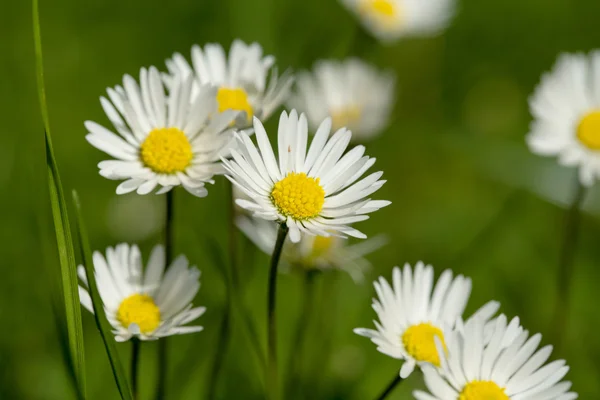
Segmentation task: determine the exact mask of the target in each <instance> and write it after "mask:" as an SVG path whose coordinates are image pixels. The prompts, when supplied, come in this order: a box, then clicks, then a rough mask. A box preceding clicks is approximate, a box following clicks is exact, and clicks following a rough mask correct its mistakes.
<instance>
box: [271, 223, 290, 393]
mask: <svg viewBox="0 0 600 400" xmlns="http://www.w3.org/2000/svg"><path fill="white" fill-rule="evenodd" d="M288 230H289V228H288V227H287V225H286V224H285V222H284V223H282V224H281V225H279V230H278V231H277V241H276V242H275V248H274V249H273V255H272V256H271V268H270V270H269V289H268V291H269V294H268V299H267V346H268V350H267V376H266V383H267V393H268V396H267V397H268V398H269V400H277V399H278V398H279V393H278V388H277V318H276V300H277V267H278V266H279V259H280V258H281V251H282V250H283V244H284V243H285V238H286V236H287V233H288Z"/></svg>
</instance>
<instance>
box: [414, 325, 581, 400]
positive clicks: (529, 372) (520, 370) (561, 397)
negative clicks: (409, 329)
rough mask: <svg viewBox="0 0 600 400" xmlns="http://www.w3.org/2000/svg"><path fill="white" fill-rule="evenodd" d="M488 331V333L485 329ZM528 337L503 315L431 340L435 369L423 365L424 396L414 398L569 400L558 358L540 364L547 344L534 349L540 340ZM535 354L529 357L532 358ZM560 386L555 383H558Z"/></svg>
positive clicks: (546, 353)
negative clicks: (436, 362)
mask: <svg viewBox="0 0 600 400" xmlns="http://www.w3.org/2000/svg"><path fill="white" fill-rule="evenodd" d="M489 328H491V331H490V329H489ZM528 337H529V332H527V331H523V329H522V328H521V327H520V326H519V322H518V319H516V318H515V319H513V320H512V321H511V322H510V324H507V319H506V316H504V315H500V316H499V317H498V318H496V319H495V320H493V321H491V322H489V323H487V324H486V323H485V321H482V320H481V319H472V320H471V321H469V322H468V323H466V324H465V326H464V328H463V329H460V330H457V331H455V332H454V333H453V334H451V335H448V336H447V337H446V343H445V344H443V343H442V342H441V341H439V340H438V341H437V348H438V354H439V357H440V363H439V368H434V367H433V366H432V365H425V366H423V368H422V369H423V373H424V375H425V385H426V387H427V389H428V391H429V393H425V392H422V391H416V392H415V393H414V396H415V398H417V399H418V400H481V399H486V400H487V399H492V400H511V399H514V400H516V399H519V400H542V399H543V400H573V399H576V398H577V394H576V393H573V392H569V389H570V388H571V382H560V381H561V379H563V377H564V376H565V375H566V374H567V372H568V370H569V367H568V366H566V365H565V364H566V363H565V361H564V360H557V361H553V362H551V363H548V364H546V365H544V363H545V362H546V361H547V360H548V357H550V354H551V353H552V346H545V347H543V348H541V349H539V350H537V351H536V349H537V348H538V346H539V344H540V341H541V339H542V336H541V335H540V334H536V335H533V336H532V337H530V338H529V339H528ZM534 353H535V354H534ZM559 382H560V383H559Z"/></svg>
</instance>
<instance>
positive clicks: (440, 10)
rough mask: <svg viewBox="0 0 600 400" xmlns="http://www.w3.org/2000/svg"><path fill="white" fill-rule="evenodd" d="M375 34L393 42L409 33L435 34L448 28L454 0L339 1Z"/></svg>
mask: <svg viewBox="0 0 600 400" xmlns="http://www.w3.org/2000/svg"><path fill="white" fill-rule="evenodd" d="M340 2H341V3H342V4H343V5H344V6H346V8H348V9H349V10H350V12H352V13H353V14H355V15H356V16H357V17H358V19H359V20H360V22H361V23H362V25H363V26H364V27H365V29H367V30H368V31H369V32H370V33H371V34H372V35H373V36H375V37H376V38H377V39H379V40H381V41H384V42H392V41H394V40H398V39H400V38H402V37H408V36H432V35H435V34H437V33H439V32H440V31H442V30H443V29H445V28H446V27H447V26H448V24H449V22H450V19H451V17H452V16H453V14H454V8H455V1H454V0H340Z"/></svg>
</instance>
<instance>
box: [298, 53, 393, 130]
mask: <svg viewBox="0 0 600 400" xmlns="http://www.w3.org/2000/svg"><path fill="white" fill-rule="evenodd" d="M296 86H297V90H296V92H295V93H294V94H293V95H292V97H291V98H290V101H289V104H290V107H291V108H296V109H298V110H299V111H302V112H305V113H306V115H307V117H308V122H309V126H310V128H311V129H313V130H315V129H317V127H318V126H319V124H320V123H321V122H322V121H323V120H324V119H325V118H327V117H328V116H331V120H332V123H333V130H337V129H340V128H342V127H346V128H348V129H349V130H351V131H352V139H353V140H358V141H362V140H365V139H369V138H371V137H374V136H376V135H378V134H380V133H381V131H382V130H383V129H384V128H385V127H386V125H387V124H388V122H389V118H390V112H391V111H392V109H393V106H394V92H395V90H394V89H395V78H394V75H393V74H392V73H391V72H382V71H379V70H377V69H376V68H375V67H373V66H371V65H369V64H366V63H365V62H363V61H361V60H359V59H357V58H350V59H348V60H346V61H342V62H340V61H319V62H317V63H316V64H315V66H314V71H313V72H312V73H308V72H303V73H300V74H299V75H298V78H297V84H296Z"/></svg>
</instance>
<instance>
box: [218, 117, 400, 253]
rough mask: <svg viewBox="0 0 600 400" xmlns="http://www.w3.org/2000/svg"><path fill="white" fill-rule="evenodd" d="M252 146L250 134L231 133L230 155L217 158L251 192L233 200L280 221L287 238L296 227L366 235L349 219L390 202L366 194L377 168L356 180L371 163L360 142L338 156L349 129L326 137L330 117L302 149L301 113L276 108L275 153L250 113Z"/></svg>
mask: <svg viewBox="0 0 600 400" xmlns="http://www.w3.org/2000/svg"><path fill="white" fill-rule="evenodd" d="M254 130H255V132H256V140H257V142H258V149H259V150H260V153H259V150H257V148H256V146H255V145H254V143H253V142H252V140H251V139H250V137H249V136H248V135H247V134H246V133H244V132H241V133H240V134H238V135H237V136H236V138H237V146H238V148H239V149H240V150H239V151H237V150H232V151H231V154H232V156H233V159H232V160H225V159H223V163H224V165H225V169H226V170H227V172H228V174H227V177H228V178H229V179H230V180H231V181H232V182H233V183H235V184H236V185H237V186H238V187H239V188H240V189H242V191H243V192H244V193H245V194H246V195H247V196H249V197H250V198H251V200H250V201H248V200H244V199H237V200H236V202H237V204H238V205H239V206H240V207H242V208H245V209H247V210H248V211H251V212H253V213H254V216H256V217H260V218H263V219H267V220H271V221H276V220H277V221H280V222H282V223H286V224H287V226H288V228H289V232H290V239H291V240H292V242H298V241H300V237H301V232H302V233H306V234H309V235H319V236H330V235H332V234H333V235H337V236H342V237H346V236H354V237H358V238H366V236H365V235H364V234H363V233H362V232H360V231H358V230H356V229H354V228H352V227H350V224H352V223H355V222H358V221H363V220H366V219H368V216H367V215H365V214H367V213H371V212H373V211H376V210H378V209H380V208H381V207H385V206H387V205H389V204H390V202H389V201H382V200H371V199H370V198H368V196H370V195H371V194H373V193H374V192H376V191H377V190H378V189H379V188H380V187H381V186H383V184H384V183H385V181H383V180H379V178H381V176H382V175H383V172H375V173H373V174H371V175H369V176H367V177H366V178H363V179H362V180H360V181H358V182H357V180H358V179H359V178H360V177H361V176H362V175H363V174H364V173H365V172H366V171H367V170H368V169H369V168H370V167H371V166H372V165H373V164H374V162H375V159H373V158H369V157H367V156H364V153H365V148H364V146H356V147H355V148H353V149H352V150H350V151H349V152H348V153H346V154H345V155H343V156H342V154H343V153H344V151H345V150H346V148H347V147H348V144H349V143H350V138H351V136H352V133H351V132H350V131H348V130H346V129H343V128H342V129H340V130H338V131H337V132H335V134H334V135H333V136H332V137H331V138H329V132H330V130H331V119H329V118H328V119H326V120H325V121H323V123H322V124H321V125H320V126H319V128H318V129H317V133H316V134H315V136H314V138H313V140H312V142H311V145H310V148H309V149H308V153H307V151H306V148H307V141H308V126H307V121H306V116H305V115H304V114H302V115H301V116H300V118H298V114H297V113H296V110H293V111H292V112H291V113H290V115H289V116H288V114H287V113H286V112H283V113H282V114H281V118H280V120H279V130H278V139H277V142H278V148H279V154H278V159H279V160H277V159H276V158H275V154H274V153H273V149H272V148H271V144H270V142H269V138H268V137H267V132H265V128H264V127H263V125H262V123H261V122H260V121H259V120H258V119H257V118H254Z"/></svg>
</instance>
